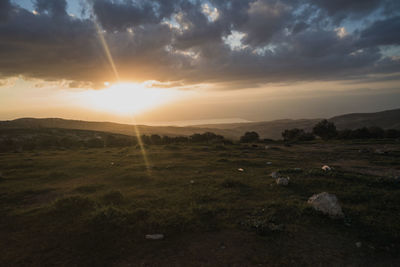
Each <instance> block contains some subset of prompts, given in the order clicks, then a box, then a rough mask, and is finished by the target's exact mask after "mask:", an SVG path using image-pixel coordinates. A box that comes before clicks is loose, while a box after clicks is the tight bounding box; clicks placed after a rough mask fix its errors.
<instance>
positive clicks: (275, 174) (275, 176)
mask: <svg viewBox="0 0 400 267" xmlns="http://www.w3.org/2000/svg"><path fill="white" fill-rule="evenodd" d="M271 177H272V178H274V179H278V178H279V172H273V173H271Z"/></svg>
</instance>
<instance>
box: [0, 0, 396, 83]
mask: <svg viewBox="0 0 400 267" xmlns="http://www.w3.org/2000/svg"><path fill="white" fill-rule="evenodd" d="M85 3H86V5H85V6H84V7H85V8H86V10H84V11H85V12H83V13H84V14H87V15H86V16H85V15H80V14H74V15H73V16H72V15H71V14H68V12H67V8H68V4H70V3H69V1H67V0H37V1H35V3H34V7H35V10H34V11H33V10H26V9H25V8H24V7H23V6H18V5H16V4H15V3H14V4H13V3H12V2H10V1H1V2H0V36H1V38H0V58H1V60H0V78H8V77H14V76H18V75H21V76H23V77H26V78H39V79H43V80H49V81H57V80H66V81H69V82H70V86H73V87H75V86H79V85H82V84H91V86H93V87H99V86H101V85H102V84H103V83H104V82H106V81H109V82H112V81H115V80H116V79H117V76H116V75H115V73H114V70H113V67H112V64H114V65H115V67H116V69H117V73H118V76H119V78H120V79H121V80H124V81H144V80H156V81H158V82H168V84H180V85H187V84H195V83H221V84H226V85H229V87H231V88H246V87H255V86H257V85H258V84H263V83H268V82H292V81H305V80H343V79H349V80H351V79H357V80H359V79H362V78H363V77H365V78H366V79H367V76H368V75H375V74H379V75H384V74H396V73H397V72H400V61H399V57H398V56H397V57H396V56H393V55H391V56H388V53H385V51H386V50H387V49H389V47H391V48H392V49H393V46H395V47H398V46H399V45H400V39H399V37H398V36H399V35H398V32H400V16H399V15H400V14H399V11H395V10H394V9H393V7H396V6H398V4H397V3H398V2H397V1H396V0H393V1H390V0H362V1H361V0H352V1H350V0H346V1H344V0H343V1H342V0H341V1H329V0H295V1H289V0H230V1H222V0H209V1H205V0H204V1H203V0H198V1H189V0H148V1H145V0H132V1H122V0H120V1H117V0H114V1H111V0H88V1H86V2H85ZM103 40H104V41H105V42H103ZM107 50H108V51H109V52H110V54H111V58H112V61H113V62H112V63H111V62H110V59H109V58H108V56H107V53H108V52H107Z"/></svg>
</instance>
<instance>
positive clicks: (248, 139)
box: [240, 132, 260, 143]
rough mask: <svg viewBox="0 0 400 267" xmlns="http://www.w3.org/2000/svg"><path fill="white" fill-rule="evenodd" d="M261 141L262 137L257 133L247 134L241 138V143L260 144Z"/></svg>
mask: <svg viewBox="0 0 400 267" xmlns="http://www.w3.org/2000/svg"><path fill="white" fill-rule="evenodd" d="M259 140H260V136H259V135H258V133H256V132H246V133H245V134H244V135H243V136H242V137H240V142H241V143H252V142H258V141H259Z"/></svg>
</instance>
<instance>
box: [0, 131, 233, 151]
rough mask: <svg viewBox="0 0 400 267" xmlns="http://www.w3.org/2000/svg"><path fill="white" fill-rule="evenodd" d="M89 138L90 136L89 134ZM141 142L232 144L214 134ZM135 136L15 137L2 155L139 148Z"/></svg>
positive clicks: (0, 147) (1, 143)
mask: <svg viewBox="0 0 400 267" xmlns="http://www.w3.org/2000/svg"><path fill="white" fill-rule="evenodd" d="M86 135H87V133H86ZM140 140H141V142H142V143H143V144H145V145H168V144H189V143H207V144H214V143H222V144H230V143H232V141H230V140H227V139H225V138H224V137H223V136H222V135H217V134H215V133H211V132H205V133H202V134H199V133H196V134H193V135H191V136H173V137H171V136H160V135H158V134H152V135H141V137H140ZM138 143H139V139H138V138H137V137H136V136H124V135H113V134H106V133H103V134H98V133H96V134H93V135H92V136H71V135H67V136H64V135H62V134H59V133H58V134H56V133H52V134H38V135H35V136H33V137H32V136H30V135H29V134H28V135H26V136H24V135H23V136H17V137H16V136H14V135H12V134H8V135H2V136H0V152H12V151H26V150H35V149H52V148H63V149H73V148H102V147H127V146H135V145H138Z"/></svg>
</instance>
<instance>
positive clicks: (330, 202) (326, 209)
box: [307, 192, 344, 218]
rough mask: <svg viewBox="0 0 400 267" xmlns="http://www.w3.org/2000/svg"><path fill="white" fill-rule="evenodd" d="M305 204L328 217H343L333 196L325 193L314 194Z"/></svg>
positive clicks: (340, 208)
mask: <svg viewBox="0 0 400 267" xmlns="http://www.w3.org/2000/svg"><path fill="white" fill-rule="evenodd" d="M307 203H308V204H310V205H311V206H312V207H313V208H314V209H315V210H317V211H321V212H322V213H324V214H327V215H329V216H330V217H333V218H335V217H336V218H343V217H344V214H343V211H342V207H341V206H340V205H339V201H338V199H337V197H336V196H335V195H334V194H329V193H327V192H323V193H320V194H316V195H313V196H312V197H310V198H309V199H308V202H307Z"/></svg>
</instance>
